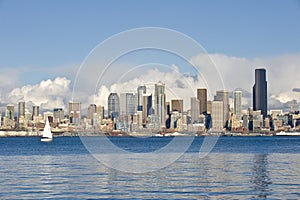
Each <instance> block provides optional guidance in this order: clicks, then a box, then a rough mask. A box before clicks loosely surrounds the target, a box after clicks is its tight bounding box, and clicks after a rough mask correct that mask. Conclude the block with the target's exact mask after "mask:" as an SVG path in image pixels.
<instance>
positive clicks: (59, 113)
mask: <svg viewBox="0 0 300 200" xmlns="http://www.w3.org/2000/svg"><path fill="white" fill-rule="evenodd" d="M64 117H65V112H64V109H63V108H54V109H53V122H60V121H62V120H63V119H64Z"/></svg>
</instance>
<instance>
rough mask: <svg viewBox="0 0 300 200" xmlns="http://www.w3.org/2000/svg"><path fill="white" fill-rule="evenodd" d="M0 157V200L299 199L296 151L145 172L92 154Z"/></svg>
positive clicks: (192, 156)
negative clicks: (123, 168) (132, 171)
mask: <svg viewBox="0 0 300 200" xmlns="http://www.w3.org/2000/svg"><path fill="white" fill-rule="evenodd" d="M165 156H168V155H167V154H166V155H165ZM0 158H1V166H0V173H1V178H0V199H19V198H26V199H44V198H47V197H53V198H57V199H62V198H71V199H82V198H85V199H86V198H121V199H125V198H132V197H135V198H137V199H145V198H159V199H162V198H175V199H184V198H186V199H192V198H194V199H199V198H219V199H228V198H230V199H233V198H235V199H241V198H294V199H297V198H299V197H300V193H299V191H298V190H299V187H300V183H299V180H300V175H299V174H300V173H299V166H300V156H299V155H298V154H294V155H293V154H271V155H267V154H231V153H212V154H209V155H208V156H207V157H206V158H203V159H200V158H199V157H198V154H197V153H188V154H185V155H184V156H183V157H182V158H180V159H179V160H178V161H177V162H175V163H174V164H172V165H170V166H168V167H167V168H165V169H161V170H159V171H156V172H153V173H146V174H127V173H123V172H120V171H116V170H113V169H109V168H106V167H104V166H102V165H101V164H99V163H98V162H97V161H96V160H95V159H93V157H91V156H89V155H88V154H86V155H78V156H75V155H66V156H49V155H48V156H15V157H4V156H2V157H1V156H0ZM136 167H139V166H136Z"/></svg>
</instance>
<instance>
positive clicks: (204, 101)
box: [197, 88, 207, 114]
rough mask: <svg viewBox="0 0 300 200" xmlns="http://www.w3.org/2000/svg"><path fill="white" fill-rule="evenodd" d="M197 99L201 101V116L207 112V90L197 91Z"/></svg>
mask: <svg viewBox="0 0 300 200" xmlns="http://www.w3.org/2000/svg"><path fill="white" fill-rule="evenodd" d="M197 99H198V100H199V110H200V114H202V113H205V112H207V89H205V88H200V89H197Z"/></svg>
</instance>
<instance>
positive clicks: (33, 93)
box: [8, 77, 71, 109]
mask: <svg viewBox="0 0 300 200" xmlns="http://www.w3.org/2000/svg"><path fill="white" fill-rule="evenodd" d="M70 82H71V81H70V80H68V79H66V78H65V77H57V78H56V79H54V80H53V81H52V80H50V79H48V80H45V81H41V82H40V83H39V84H35V85H26V86H23V87H20V88H15V89H13V90H12V91H11V92H10V93H9V95H8V102H13V103H17V102H18V101H21V100H23V101H25V102H27V103H29V104H34V105H39V106H41V107H42V108H43V109H53V108H54V107H63V108H64V109H66V108H65V103H66V102H67V101H68V99H70Z"/></svg>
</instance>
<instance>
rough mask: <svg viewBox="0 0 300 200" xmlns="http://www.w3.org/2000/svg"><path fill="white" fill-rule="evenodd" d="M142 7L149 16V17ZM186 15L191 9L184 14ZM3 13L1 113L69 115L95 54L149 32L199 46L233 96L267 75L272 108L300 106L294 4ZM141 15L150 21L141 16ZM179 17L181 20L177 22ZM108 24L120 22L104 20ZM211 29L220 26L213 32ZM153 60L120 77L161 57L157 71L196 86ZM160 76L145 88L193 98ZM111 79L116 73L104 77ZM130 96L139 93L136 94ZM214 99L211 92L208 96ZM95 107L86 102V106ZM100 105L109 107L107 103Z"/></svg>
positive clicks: (43, 7) (136, 60)
mask: <svg viewBox="0 0 300 200" xmlns="http://www.w3.org/2000/svg"><path fill="white" fill-rule="evenodd" d="M58 4H59V6H57V5H58ZM145 4H146V5H147V8H149V9H147V10H146V11H145V9H144V6H145ZM183 7H184V8H186V9H182V8H183ZM23 8H26V9H23ZM151 9H154V10H155V13H156V14H155V15H153V13H152V14H151V12H152V11H151ZM0 10H1V12H0V13H1V15H0V19H1V20H0V26H1V27H2V28H3V29H2V30H4V31H1V33H0V36H1V37H0V43H1V46H0V50H1V52H2V53H1V55H0V71H1V74H0V104H1V107H5V106H6V105H7V104H8V103H9V102H17V101H21V100H24V101H26V102H32V104H36V105H40V106H41V107H44V108H46V109H50V108H52V107H53V104H54V105H55V107H61V106H64V107H65V108H66V107H67V103H68V101H69V99H72V89H73V84H74V81H75V80H74V79H75V75H76V72H77V70H78V69H79V67H80V65H81V63H82V62H83V60H84V58H86V56H87V55H88V54H89V53H90V51H91V50H92V49H93V48H94V47H95V46H96V45H98V44H99V43H100V42H103V41H104V40H105V39H107V38H109V37H110V36H112V35H114V34H118V33H120V32H123V31H126V30H128V29H134V28H141V27H147V26H148V27H163V28H169V29H173V30H175V31H179V32H182V33H183V34H186V35H187V36H189V37H191V38H193V39H194V40H195V41H197V42H198V43H199V44H201V45H202V46H203V47H204V48H205V49H206V51H207V53H208V55H209V56H210V57H211V59H212V60H213V61H214V62H215V63H216V65H217V66H218V68H219V71H220V74H221V76H222V78H223V80H224V84H225V89H227V90H228V91H234V90H235V89H237V88H241V89H244V90H246V91H248V92H249V93H251V91H252V87H251V85H252V84H253V82H252V81H253V78H254V75H253V73H252V71H253V70H254V69H255V68H259V67H266V69H267V70H268V75H269V78H268V83H269V84H270V87H269V91H270V92H269V94H268V96H269V99H270V101H269V104H270V106H271V107H273V108H280V107H281V106H282V104H283V103H286V102H288V101H292V100H293V99H295V100H297V101H299V99H300V81H299V79H298V78H297V74H299V68H298V67H297V66H298V65H299V63H300V49H299V45H298V44H299V37H298V35H299V33H300V28H299V26H297V24H298V20H297V19H298V18H299V15H300V12H299V11H300V6H299V3H297V2H296V1H287V2H285V3H282V2H277V1H276V2H269V1H263V2H260V1H251V2H242V3H241V2H226V3H223V2H218V3H216V2H211V1H201V2H198V1H191V2H190V3H189V4H186V3H183V2H182V3H180V2H179V3H175V2H171V1H166V2H159V1H152V2H151V3H150V2H143V3H140V2H138V1H132V2H130V3H120V2H118V3H117V4H116V3H115V2H110V1H101V2H96V1H95V2H94V1H93V2H91V3H90V4H87V3H85V2H76V3H74V4H72V9H71V8H70V6H69V4H68V3H66V2H56V1H53V2H45V3H43V4H41V3H40V2H36V1H26V3H24V2H17V1H2V2H1V4H0ZM99 10H101V11H102V12H99ZM141 10H143V12H146V13H141ZM210 10H213V11H214V12H210ZM76 11H78V12H79V11H80V13H84V14H82V15H80V20H79V19H78V12H76ZM113 11H114V12H113ZM254 12H255V15H253V13H254ZM112 13H114V14H113V15H112ZM175 13H176V14H175ZM212 13H214V14H212ZM278 13H287V14H286V15H279V14H278ZM53 15H55V17H52V16H53ZM174 15H176V18H177V19H180V20H173V17H174ZM107 16H110V17H112V18H114V19H115V20H112V21H111V20H107ZM124 16H125V18H126V17H127V18H128V19H130V20H126V23H123V22H122V21H123V19H124ZM207 16H210V17H207ZM231 19H236V20H231ZM212 24H222V25H223V26H211V25H212ZM57 30H59V31H57ZM58 32H59V34H58ZM270 36H272V37H270ZM148 55H150V56H148ZM151 55H152V54H151V53H150V54H149V52H146V53H141V54H138V56H136V57H133V59H131V57H129V59H124V60H122V62H120V63H118V69H121V68H125V69H126V68H129V66H132V65H138V64H141V63H145V62H149V61H152V59H153V58H156V57H158V59H157V60H158V61H159V63H162V64H164V65H166V66H168V67H170V68H171V70H172V69H173V67H174V66H176V69H175V70H177V71H178V72H180V73H181V74H187V75H190V76H189V78H193V77H196V79H197V78H199V77H198V76H197V75H198V74H195V72H194V71H193V70H192V69H191V68H188V67H187V65H186V63H184V62H182V61H180V60H179V59H170V56H166V55H158V56H157V54H154V56H151ZM188 59H189V61H190V62H191V63H193V64H194V65H195V66H198V65H201V64H205V65H206V66H207V67H208V68H209V67H211V65H210V63H207V61H206V60H205V59H203V58H202V57H201V56H200V55H194V57H191V58H188ZM157 60H155V59H154V61H157ZM157 70H158V72H157V71H155V69H154V68H152V70H149V71H147V72H146V73H147V74H146V75H144V76H146V79H145V80H146V82H147V81H149V80H150V78H153V76H154V75H155V76H158V77H157V79H158V80H161V81H165V80H164V78H165V77H167V76H169V77H171V78H172V79H174V80H175V81H174V82H172V81H165V82H166V85H169V87H171V88H176V92H178V94H180V95H181V96H192V95H191V93H188V94H187V93H186V92H185V91H182V90H180V87H181V85H182V84H181V83H180V80H181V79H182V77H181V76H177V75H176V74H175V73H169V72H166V71H164V70H163V69H161V68H158V69H157ZM236 74H238V76H236ZM113 75H114V73H113V72H112V73H111V74H108V75H107V76H113ZM140 75H141V74H133V75H132V76H133V77H137V78H138V80H137V81H136V82H142V80H143V79H142V78H141V76H140ZM143 78H144V77H143ZM207 78H208V79H213V78H214V77H207ZM290 80H293V81H290ZM176 81H177V83H176ZM114 83H116V82H113V83H112V84H111V85H104V86H103V87H102V90H100V89H101V88H99V90H100V91H99V94H98V93H97V92H98V91H97V92H96V93H97V94H95V96H96V97H97V98H98V97H102V98H101V99H105V98H103V96H106V95H108V94H109V93H110V92H114V91H113V90H114V88H121V87H122V86H124V85H126V84H127V82H126V81H123V82H119V83H118V84H117V86H114V85H115V84H114ZM134 84H135V83H134ZM134 84H133V85H134ZM127 85H128V84H127ZM192 85H193V87H194V88H202V87H204V85H201V84H200V83H199V82H197V81H192ZM49 88H51V89H49ZM131 89H132V91H135V90H136V88H133V87H132V88H131ZM218 89H223V88H218ZM132 91H128V92H132ZM214 92H215V91H214V90H213V91H212V92H211V93H214ZM208 95H209V94H208ZM93 98H94V97H91V98H90V99H93ZM245 99H246V96H244V95H243V105H249V104H250V103H251V99H250V98H248V100H247V101H248V103H245ZM91 102H92V101H91V100H89V101H88V102H86V104H87V105H89V103H91ZM185 102H187V100H185ZM99 104H105V105H106V103H105V102H99Z"/></svg>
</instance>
